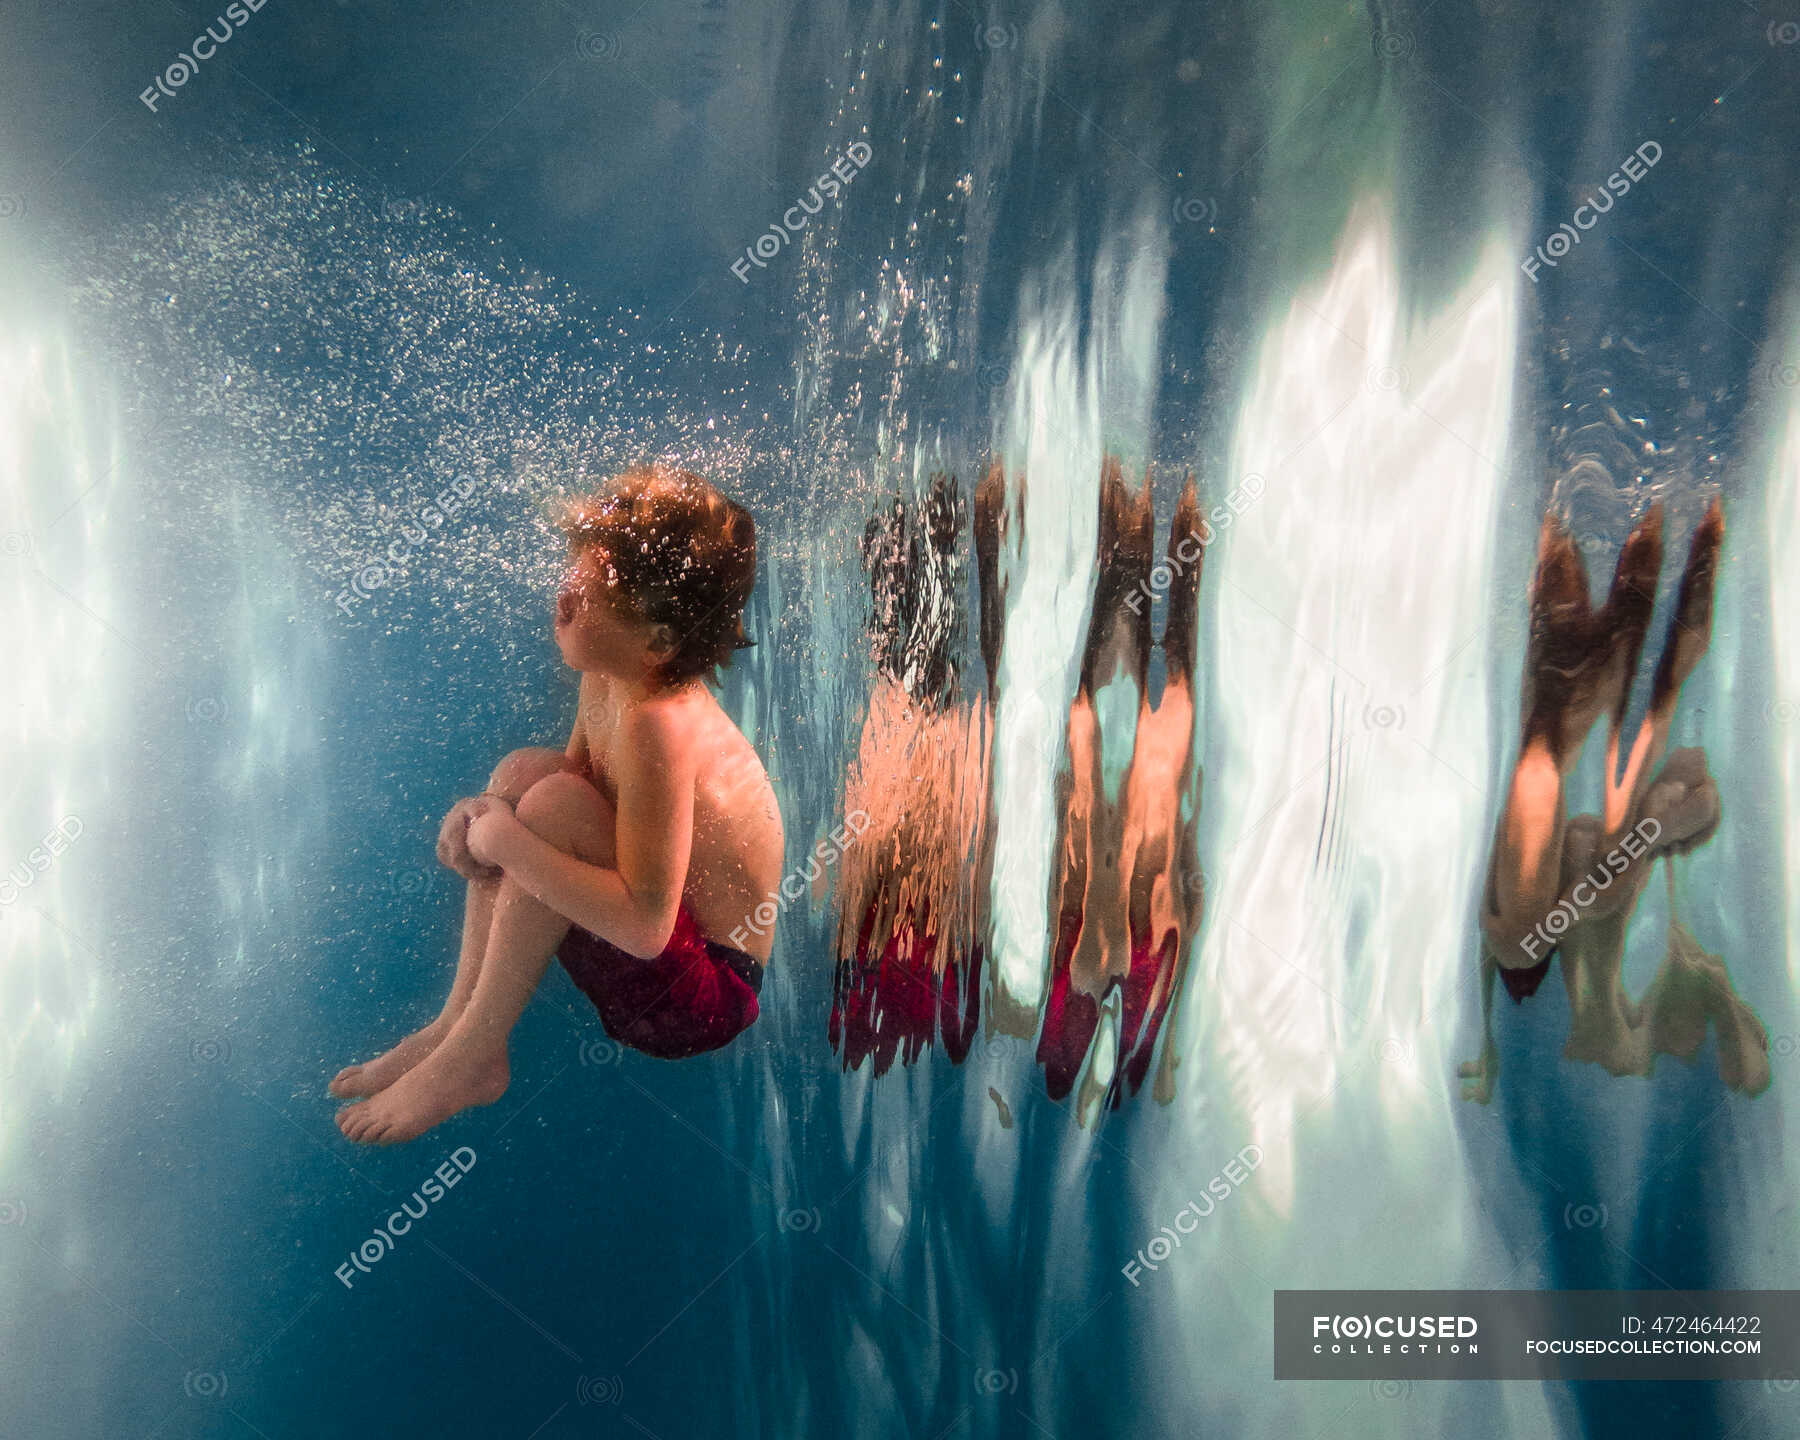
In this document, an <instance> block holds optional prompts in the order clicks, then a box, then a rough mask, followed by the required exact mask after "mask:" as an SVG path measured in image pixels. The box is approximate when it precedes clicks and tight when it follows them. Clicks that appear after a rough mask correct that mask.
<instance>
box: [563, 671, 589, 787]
mask: <svg viewBox="0 0 1800 1440" xmlns="http://www.w3.org/2000/svg"><path fill="white" fill-rule="evenodd" d="M584 688H585V687H584ZM584 709H585V707H584V706H582V705H580V704H577V705H576V706H575V728H574V729H573V730H571V731H570V732H569V746H568V749H567V750H566V751H564V752H563V753H564V754H565V756H566V757H567V758H568V760H569V762H570V763H571V764H572V765H574V766H575V767H576V768H577V769H579V770H580V772H581V773H582V774H583V775H586V774H588V773H589V772H590V767H589V763H588V762H589V761H590V759H591V758H592V752H590V751H589V749H588V738H587V721H586V718H585V716H584V713H583V712H584Z"/></svg>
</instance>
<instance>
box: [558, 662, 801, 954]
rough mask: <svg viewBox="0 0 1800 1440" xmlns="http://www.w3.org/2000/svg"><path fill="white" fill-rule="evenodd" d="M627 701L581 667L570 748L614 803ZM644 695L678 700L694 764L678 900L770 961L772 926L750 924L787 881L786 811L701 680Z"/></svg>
mask: <svg viewBox="0 0 1800 1440" xmlns="http://www.w3.org/2000/svg"><path fill="white" fill-rule="evenodd" d="M622 703H623V702H622V700H621V698H620V697H619V696H618V695H617V694H616V693H615V692H614V691H613V689H612V687H611V686H609V685H608V684H607V682H606V681H605V680H604V679H603V678H602V677H601V676H599V675H596V674H593V673H589V674H584V675H583V676H582V677H581V712H580V715H581V718H580V721H579V722H578V724H577V726H576V733H575V735H574V737H572V739H571V741H570V751H569V754H570V758H571V759H572V760H575V761H576V762H577V763H579V764H581V765H582V767H583V768H584V770H585V771H586V774H587V777H588V779H589V780H591V781H592V782H593V784H594V787H595V788H596V789H597V790H599V791H600V793H601V794H602V795H604V796H605V797H606V798H607V800H608V802H610V803H611V805H612V806H613V808H614V810H615V811H616V810H617V809H618V804H619V790H618V783H617V779H616V777H617V776H619V775H621V774H624V773H626V772H627V770H628V768H629V767H630V766H631V765H632V764H633V763H635V757H633V756H631V755H628V754H625V753H624V746H623V743H622V741H621V740H620V735H621V731H622V729H623V727H622V726H621V725H620V723H619V721H620V716H621V713H622ZM643 703H646V704H657V705H672V706H678V707H680V708H681V711H682V717H681V718H682V724H681V732H682V734H683V735H684V737H686V738H685V743H686V744H687V745H689V746H690V747H691V749H690V752H689V753H690V754H691V755H692V756H693V757H694V760H695V762H696V771H697V779H696V781H695V785H694V840H693V850H692V853H691V854H690V856H689V859H688V871H687V879H686V881H685V883H684V885H683V888H682V897H681V899H682V904H683V905H684V906H685V907H686V909H687V911H688V913H689V914H691V915H692V916H693V917H694V921H695V923H696V924H697V925H699V927H700V930H701V933H702V934H704V935H705V936H706V937H707V939H709V940H714V941H717V942H719V943H721V944H727V945H729V944H733V943H734V942H733V940H732V939H731V934H732V932H733V931H734V930H742V932H743V934H744V936H745V939H744V944H743V947H742V948H743V950H744V952H745V953H746V954H748V955H751V956H753V957H755V958H756V959H757V960H758V961H761V962H763V963H767V961H768V958H769V953H770V951H771V949H772V948H773V946H774V940H775V932H774V929H773V927H770V928H768V929H766V930H764V931H763V932H762V933H761V934H758V933H756V931H755V929H754V928H753V927H747V922H748V921H749V920H750V917H751V916H752V914H753V913H754V912H755V910H756V907H757V905H758V904H760V903H761V902H762V901H763V900H765V899H766V898H767V897H768V895H769V893H770V892H771V891H772V890H774V889H775V888H776V887H777V886H778V885H779V884H780V882H781V866H782V857H783V851H782V829H781V811H780V809H779V808H778V807H777V805H776V801H775V788H774V786H773V785H772V784H771V783H770V781H769V777H768V773H767V772H766V771H765V770H764V769H763V766H762V761H761V760H760V759H759V758H758V757H757V754H756V751H755V749H754V748H753V747H752V746H751V744H750V742H749V741H748V740H747V739H745V738H744V734H743V732H742V731H740V730H739V729H738V728H737V726H736V725H734V724H732V722H731V717H730V716H728V715H727V714H726V713H725V711H724V710H723V709H722V708H721V707H720V705H719V702H718V700H717V699H716V698H714V696H713V694H712V692H711V691H709V690H707V689H706V688H705V687H704V686H694V687H691V688H689V689H686V690H683V691H681V692H679V693H677V694H674V695H672V696H669V697H667V698H663V697H658V698H657V699H655V700H652V701H647V702H643Z"/></svg>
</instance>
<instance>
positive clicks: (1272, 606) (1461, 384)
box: [1194, 206, 1516, 1214]
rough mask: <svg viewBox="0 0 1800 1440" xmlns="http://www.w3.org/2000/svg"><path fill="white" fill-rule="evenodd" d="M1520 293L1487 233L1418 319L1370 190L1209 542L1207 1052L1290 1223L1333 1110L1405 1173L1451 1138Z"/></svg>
mask: <svg viewBox="0 0 1800 1440" xmlns="http://www.w3.org/2000/svg"><path fill="white" fill-rule="evenodd" d="M1515 283H1516V282H1515V279H1514V272H1513V267H1512V266H1511V265H1510V264H1509V262H1508V260H1507V258H1506V254H1505V252H1504V247H1503V246H1500V245H1498V244H1494V245H1490V246H1489V248H1488V250H1487V251H1486V253H1485V254H1484V256H1483V257H1482V259H1481V261H1480V263H1479V264H1478V265H1477V266H1476V268H1475V271H1474V273H1473V274H1472V275H1471V277H1470V279H1469V280H1468V282H1467V283H1466V285H1465V286H1464V288H1463V290H1462V292H1461V293H1460V294H1459V295H1457V296H1455V297H1454V298H1452V299H1451V300H1450V301H1449V302H1448V303H1447V304H1446V305H1445V306H1444V307H1443V309H1442V310H1441V311H1440V312H1439V313H1438V314H1437V315H1435V316H1432V317H1430V318H1428V319H1426V320H1424V321H1423V322H1421V323H1419V324H1417V325H1416V327H1414V328H1412V329H1411V330H1410V331H1409V330H1407V329H1404V328H1403V325H1402V310H1401V305H1402V297H1401V294H1400V288H1399V275H1398V273H1397V270H1396V261H1395V253H1394V244H1393V238H1392V235H1391V234H1390V232H1389V228H1388V224H1387V221H1386V218H1385V216H1384V215H1383V214H1381V213H1380V212H1379V211H1378V210H1377V209H1376V208H1375V207H1372V206H1365V207H1363V208H1362V209H1361V210H1360V211H1359V212H1358V213H1357V214H1356V215H1355V216H1354V217H1353V218H1352V221H1351V223H1350V225H1349V227H1348V229H1347V231H1346V234H1345V236H1344V238H1343V240H1342V242H1341V247H1340V250H1339V253H1338V258H1337V260H1336V263H1335V265H1334V267H1333V269H1332V272H1331V274H1330V275H1329V276H1328V277H1327V279H1326V280H1325V281H1324V283H1323V284H1322V285H1320V286H1319V287H1318V288H1316V289H1315V290H1313V291H1311V292H1310V293H1307V294H1304V295H1302V296H1301V297H1300V298H1299V299H1297V300H1296V301H1295V302H1294V303H1293V304H1292V306H1291V307H1290V308H1289V310H1288V312H1287V314H1286V315H1285V316H1283V317H1282V318H1280V319H1279V320H1278V321H1277V322H1276V323H1275V325H1274V326H1273V327H1272V328H1271V330H1270V332H1269V333H1268V335H1267V337H1266V340H1265V342H1264V344H1263V347H1262V351H1261V354H1260V355H1259V357H1258V359H1257V362H1256V366H1255V369H1254V371H1253V373H1252V375H1251V377H1250V379H1249V382H1248V391H1247V394H1246V396H1245V399H1244V402H1243V407H1242V410H1241V412H1240V416H1239V421H1238V428H1237V434H1236V437H1235V440H1234V443H1233V447H1232V452H1231V453H1232V463H1231V478H1232V479H1233V480H1234V481H1235V480H1237V479H1239V478H1241V477H1243V476H1245V475H1249V474H1252V473H1254V474H1258V475H1261V476H1263V477H1264V480H1265V486H1266V488H1265V490H1264V493H1263V498H1262V499H1261V500H1260V501H1259V502H1258V503H1257V504H1256V505H1255V506H1253V507H1252V508H1251V509H1250V510H1249V511H1248V512H1247V513H1246V515H1245V516H1244V517H1243V518H1242V519H1240V520H1239V521H1237V522H1236V523H1235V524H1234V526H1233V527H1232V528H1231V529H1230V530H1229V531H1228V532H1227V533H1226V534H1225V536H1224V539H1223V542H1222V544H1221V546H1220V547H1219V550H1220V553H1219V555H1218V557H1217V559H1216V561H1214V560H1213V557H1209V566H1208V575H1207V582H1208V584H1209V585H1210V586H1213V587H1215V589H1214V595H1213V599H1214V624H1213V627H1212V640H1211V644H1210V646H1209V647H1208V649H1207V650H1203V652H1202V657H1201V673H1202V674H1203V675H1209V676H1210V679H1211V684H1212V694H1213V701H1212V706H1211V711H1210V713H1211V714H1212V715H1213V717H1214V720H1213V722H1212V729H1213V732H1214V733H1213V734H1212V735H1211V736H1209V737H1208V739H1209V741H1210V742H1211V743H1213V744H1214V745H1215V746H1222V747H1223V753H1222V754H1219V752H1218V751H1217V750H1215V751H1214V754H1215V755H1216V756H1217V758H1216V760H1215V763H1213V764H1211V765H1209V767H1208V773H1209V775H1210V776H1212V777H1213V783H1212V784H1211V785H1210V786H1209V793H1208V796H1207V802H1206V803H1207V806H1208V807H1209V808H1210V809H1211V810H1212V811H1213V815H1212V816H1211V818H1212V819H1213V820H1214V822H1215V823H1216V826H1217V831H1216V833H1217V835H1218V849H1217V850H1216V852H1215V853H1216V854H1217V858H1216V859H1214V860H1213V861H1212V862H1211V864H1210V865H1209V869H1210V870H1212V872H1213V874H1214V876H1215V877H1216V880H1215V883H1214V884H1212V885H1209V886H1208V892H1209V895H1210V896H1211V897H1213V902H1214V908H1213V909H1212V912H1211V913H1210V914H1209V916H1208V917H1207V939H1206V942H1205V945H1204V948H1203V952H1202V957H1201V964H1200V972H1199V974H1198V975H1196V976H1195V977H1194V981H1195V982H1197V1003H1196V1005H1195V1013H1196V1014H1197V1015H1200V1016H1202V1017H1204V1018H1205V1020H1206V1022H1207V1043H1206V1044H1205V1045H1204V1046H1203V1052H1204V1053H1206V1054H1207V1058H1206V1059H1205V1060H1204V1061H1202V1062H1201V1064H1202V1068H1203V1069H1204V1070H1205V1071H1206V1072H1207V1073H1208V1074H1212V1075H1216V1076H1218V1077H1219V1078H1220V1079H1221V1080H1222V1081H1223V1083H1224V1084H1225V1085H1226V1087H1227V1088H1228V1090H1229V1092H1230V1102H1231V1109H1232V1111H1233V1113H1235V1114H1241V1116H1242V1117H1243V1123H1244V1125H1245V1127H1246V1130H1245V1133H1244V1134H1243V1135H1242V1136H1241V1137H1240V1138H1236V1139H1234V1145H1233V1148H1235V1146H1236V1145H1238V1144H1243V1143H1246V1142H1248V1143H1253V1144H1256V1145H1258V1146H1259V1147H1261V1148H1262V1150H1263V1151H1264V1152H1265V1153H1266V1156H1267V1159H1266V1161H1265V1163H1264V1165H1263V1168H1262V1172H1261V1175H1260V1178H1259V1185H1258V1193H1259V1195H1260V1196H1261V1198H1262V1199H1263V1201H1264V1202H1266V1203H1267V1204H1268V1205H1269V1206H1270V1207H1271V1209H1273V1210H1274V1211H1275V1212H1277V1213H1281V1214H1286V1213H1288V1212H1289V1211H1290V1209H1291V1207H1292V1205H1293V1202H1294V1196H1295V1185H1296V1179H1295V1169H1296V1166H1297V1165H1300V1164H1304V1163H1305V1160H1304V1158H1303V1157H1301V1156H1299V1155H1298V1154H1297V1152H1296V1134H1295V1132H1296V1126H1297V1125H1298V1124H1299V1122H1300V1121H1301V1119H1302V1117H1303V1116H1304V1115H1305V1113H1306V1112H1307V1111H1308V1110H1309V1109H1311V1108H1312V1107H1323V1106H1332V1107H1336V1108H1338V1109H1339V1110H1342V1109H1347V1108H1356V1107H1357V1106H1359V1105H1361V1106H1364V1107H1365V1113H1370V1112H1371V1111H1372V1112H1373V1113H1378V1114H1380V1115H1381V1116H1382V1117H1383V1118H1384V1119H1385V1121H1386V1122H1387V1125H1388V1127H1389V1129H1388V1134H1389V1136H1390V1137H1391V1148H1392V1149H1393V1150H1394V1151H1396V1152H1399V1154H1398V1156H1397V1158H1396V1164H1397V1167H1398V1168H1399V1169H1400V1170H1402V1171H1403V1170H1404V1169H1405V1168H1406V1167H1407V1163H1408V1162H1407V1159H1406V1158H1405V1157H1407V1156H1410V1157H1412V1159H1413V1160H1417V1159H1418V1158H1419V1157H1422V1156H1423V1155H1424V1154H1426V1153H1428V1152H1429V1151H1430V1150H1432V1149H1435V1148H1437V1147H1438V1146H1440V1145H1442V1144H1446V1143H1448V1140H1449V1134H1448V1123H1449V1112H1450V1106H1451V1105H1452V1104H1453V1103H1455V1097H1456V1093H1457V1091H1456V1086H1455V1084H1454V1075H1455V1064H1454V1054H1453V1050H1452V1043H1451V1037H1452V1034H1453V1031H1454V1028H1455V1026H1454V1022H1455V1018H1456V1014H1457V999H1458V996H1459V995H1461V996H1465V997H1469V998H1472V997H1473V995H1474V993H1475V992H1474V984H1473V979H1474V956H1475V949H1474V946H1475V937H1474V936H1473V934H1471V933H1469V931H1468V927H1467V923H1466V922H1467V919H1468V916H1469V915H1470V914H1471V910H1470V895H1471V892H1472V890H1473V888H1474V887H1475V885H1476V884H1477V880H1478V875H1479V872H1480V868H1481V863H1482V857H1483V853H1484V847H1485V843H1486V839H1487V824H1488V815H1487V811H1488V798H1487V795H1486V790H1485V776H1486V774H1487V771H1488V768H1489V764H1490V752H1491V747H1492V745H1493V743H1494V738H1495V737H1494V734H1493V730H1492V725H1491V722H1490V718H1489V715H1488V713H1487V690H1486V677H1487V672H1488V663H1487V662H1488V654H1489V645H1490V639H1489V633H1488V632H1489V628H1490V626H1489V621H1490V606H1491V603H1492V593H1491V589H1490V585H1491V579H1490V576H1491V566H1492V550H1493V544H1494V536H1495V526H1496V516H1497V506H1498V504H1499V499H1500V493H1501V485H1502V479H1503V474H1502V470H1501V462H1502V460H1503V458H1504V456H1505V454H1506V447H1507V421H1508V416H1509V414H1510V409H1511V404H1512V372H1513V353H1514V344H1515V331H1516V325H1515V295H1514V286H1515ZM1208 652H1210V653H1208ZM1428 1135H1429V1137H1430V1138H1428ZM1356 1163H1357V1165H1359V1166H1361V1167H1368V1166H1370V1165H1379V1164H1381V1163H1382V1162H1381V1160H1380V1158H1379V1157H1377V1156H1373V1155H1367V1154H1365V1155H1362V1156H1360V1157H1359V1158H1358V1159H1357V1161H1356ZM1444 1213H1446V1214H1448V1213H1451V1212H1450V1210H1449V1209H1448V1207H1446V1210H1445V1212H1444Z"/></svg>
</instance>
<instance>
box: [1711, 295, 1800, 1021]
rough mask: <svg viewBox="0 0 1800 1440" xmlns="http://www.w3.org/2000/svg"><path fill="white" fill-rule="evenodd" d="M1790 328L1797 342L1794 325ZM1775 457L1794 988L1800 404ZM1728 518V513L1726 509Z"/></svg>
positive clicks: (1779, 707)
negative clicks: (1795, 556) (1794, 560)
mask: <svg viewBox="0 0 1800 1440" xmlns="http://www.w3.org/2000/svg"><path fill="white" fill-rule="evenodd" d="M1790 333H1792V334H1794V335H1795V336H1796V343H1797V344H1800V326H1796V327H1793V328H1792V329H1791V331H1790ZM1777 431H1778V434H1777V438H1776V440H1775V443H1774V459H1773V461H1772V463H1771V465H1770V470H1769V488H1768V501H1767V505H1768V509H1767V516H1768V537H1769V539H1768V543H1769V554H1770V556H1771V562H1770V565H1769V590H1770V594H1769V628H1770V638H1771V649H1772V650H1773V651H1774V665H1773V667H1772V673H1771V682H1770V683H1771V689H1772V691H1773V696H1772V702H1771V716H1772V718H1774V719H1776V720H1778V721H1780V722H1781V723H1779V724H1777V725H1775V726H1772V727H1771V729H1772V730H1773V732H1774V737H1775V763H1776V766H1777V768H1778V773H1779V774H1780V776H1781V793H1782V795H1783V797H1784V798H1785V803H1784V804H1783V805H1782V807H1781V813H1782V822H1781V823H1782V844H1783V846H1784V848H1785V851H1786V854H1785V863H1784V864H1783V865H1782V867H1781V873H1782V875H1783V876H1785V877H1786V880H1785V889H1786V893H1785V895H1784V897H1783V899H1784V904H1783V908H1782V916H1783V920H1784V929H1785V931H1786V940H1787V977H1788V985H1789V987H1790V989H1794V990H1796V991H1800V883H1796V880H1795V872H1796V866H1800V576H1797V575H1796V574H1795V569H1794V564H1793V560H1792V557H1793V555H1794V552H1795V547H1796V546H1800V404H1793V405H1790V406H1789V408H1788V411H1787V413H1786V414H1785V415H1784V416H1782V417H1780V419H1779V421H1778V422H1777ZM1728 518H1729V517H1728Z"/></svg>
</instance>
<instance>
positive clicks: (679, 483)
mask: <svg viewBox="0 0 1800 1440" xmlns="http://www.w3.org/2000/svg"><path fill="white" fill-rule="evenodd" d="M558 525H559V527H560V528H561V530H562V532H563V533H564V534H565V535H566V536H568V539H569V553H570V554H571V555H572V556H576V555H580V554H581V553H582V552H583V551H585V550H587V549H589V548H590V547H591V548H594V549H597V550H599V551H600V552H601V558H602V559H603V562H604V569H605V571H606V573H607V575H608V577H609V579H610V580H611V596H612V598H613V599H614V600H615V601H617V602H619V603H622V604H623V605H624V606H625V607H626V608H627V610H628V612H629V613H631V614H633V615H634V616H636V617H637V618H638V619H640V620H646V621H649V622H650V623H651V624H658V625H667V626H668V627H669V628H670V629H671V630H673V631H674V632H675V640H676V643H675V649H674V652H673V653H672V654H671V655H670V656H669V658H668V659H667V660H665V661H664V662H663V663H662V665H661V666H660V667H659V668H658V671H657V683H658V684H659V685H660V686H662V687H665V688H666V687H669V686H673V685H679V684H681V683H682V682H684V681H686V680H689V679H692V678H693V677H694V676H697V675H698V676H705V677H706V678H708V679H716V676H715V674H714V672H715V671H716V669H717V667H719V666H721V665H729V664H730V663H731V656H732V652H733V651H735V650H741V649H744V648H745V647H747V646H750V645H753V644H754V643H755V642H754V641H752V640H751V639H750V638H749V637H748V636H747V635H746V634H745V633H744V607H745V605H747V604H748V603H749V601H750V592H751V591H752V590H754V589H755V588H756V522H755V520H754V519H752V518H751V515H750V512H749V511H748V510H746V509H745V508H744V507H743V506H742V505H739V504H738V503H737V502H736V501H734V500H731V499H729V498H728V497H727V496H725V495H724V494H723V493H722V492H721V491H720V490H719V489H718V488H717V487H716V486H714V485H712V484H711V483H709V482H708V481H706V480H704V479H702V478H701V477H700V476H698V475H695V474H693V473H692V472H691V471H687V470H676V469H672V468H670V467H668V466H663V465H639V466H634V467H632V468H631V469H629V470H626V471H624V472H623V473H622V474H620V475H619V476H617V477H616V478H615V479H614V480H613V481H612V482H611V483H610V484H608V485H607V486H606V488H605V489H603V490H601V491H599V492H597V493H595V494H592V495H586V496H581V497H579V498H577V499H575V500H572V501H570V502H569V503H568V504H567V505H566V506H565V507H564V508H563V511H562V514H561V516H560V517H559V519H558Z"/></svg>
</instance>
